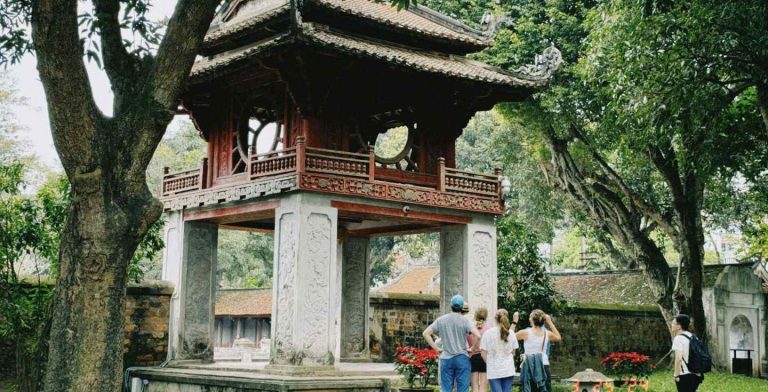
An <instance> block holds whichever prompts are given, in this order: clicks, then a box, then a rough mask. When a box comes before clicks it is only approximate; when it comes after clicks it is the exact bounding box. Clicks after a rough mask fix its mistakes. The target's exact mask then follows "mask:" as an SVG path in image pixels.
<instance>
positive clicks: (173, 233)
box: [162, 211, 184, 358]
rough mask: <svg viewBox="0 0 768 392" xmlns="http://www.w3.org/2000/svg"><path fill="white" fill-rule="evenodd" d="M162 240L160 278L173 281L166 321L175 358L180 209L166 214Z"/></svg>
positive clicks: (181, 241)
mask: <svg viewBox="0 0 768 392" xmlns="http://www.w3.org/2000/svg"><path fill="white" fill-rule="evenodd" d="M165 217H166V219H165V229H164V232H163V234H164V235H163V240H164V241H165V250H164V251H163V274H162V279H163V280H167V281H169V282H172V283H173V286H174V291H173V295H172V296H171V309H170V312H169V313H170V320H169V321H168V336H169V337H170V338H169V339H170V341H169V342H168V352H169V353H170V356H171V358H176V354H177V353H178V348H179V336H180V334H179V324H180V323H181V321H180V320H179V317H180V315H181V309H180V306H179V303H180V295H179V294H180V291H181V285H180V283H181V265H182V262H181V256H182V254H183V252H184V235H183V234H184V221H183V219H182V214H181V211H172V212H169V213H167V214H166V216H165Z"/></svg>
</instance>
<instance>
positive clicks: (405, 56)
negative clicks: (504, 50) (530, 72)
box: [303, 24, 548, 87]
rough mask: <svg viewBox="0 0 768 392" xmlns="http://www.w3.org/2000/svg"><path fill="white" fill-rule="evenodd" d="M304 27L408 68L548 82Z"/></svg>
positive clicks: (336, 44)
mask: <svg viewBox="0 0 768 392" xmlns="http://www.w3.org/2000/svg"><path fill="white" fill-rule="evenodd" d="M303 31H304V34H305V36H306V39H307V40H308V41H310V42H315V43H318V44H321V45H325V46H328V47H332V48H335V49H337V50H339V51H342V52H345V53H352V54H357V55H360V56H365V57H371V58H375V59H380V60H385V61H387V62H389V63H391V64H395V65H400V66H403V67H407V68H409V69H415V70H420V71H425V72H433V73H439V74H445V75H449V76H453V77H458V78H462V79H470V80H477V81H483V82H488V83H493V84H500V85H510V86H521V87H540V86H544V85H545V84H546V83H547V82H548V77H545V78H529V77H525V76H523V75H515V74H512V73H510V72H506V71H504V70H502V69H501V68H496V67H492V66H490V65H488V64H485V63H481V62H479V61H474V60H470V59H468V58H466V57H463V56H455V55H444V54H440V53H437V52H431V51H422V50H417V49H413V48H406V47H403V46H399V45H396V44H392V43H387V42H383V41H373V40H369V39H363V38H359V37H352V36H349V35H347V34H344V33H340V32H336V31H331V30H330V29H328V28H327V27H326V26H322V25H316V24H305V25H304V29H303Z"/></svg>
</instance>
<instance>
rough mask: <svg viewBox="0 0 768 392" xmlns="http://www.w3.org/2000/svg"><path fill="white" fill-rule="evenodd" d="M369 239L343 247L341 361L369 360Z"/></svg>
mask: <svg viewBox="0 0 768 392" xmlns="http://www.w3.org/2000/svg"><path fill="white" fill-rule="evenodd" d="M368 242H369V240H368V238H365V237H349V238H347V239H346V241H345V242H344V245H343V248H344V250H343V260H342V265H341V268H342V276H341V285H342V289H341V301H342V303H341V357H342V358H344V359H345V360H346V359H352V360H365V359H368V357H369V356H368V339H369V338H368V291H369V288H370V279H371V277H370V264H369V259H370V251H369V249H368Z"/></svg>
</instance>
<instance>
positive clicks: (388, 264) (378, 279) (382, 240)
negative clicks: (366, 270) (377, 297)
mask: <svg viewBox="0 0 768 392" xmlns="http://www.w3.org/2000/svg"><path fill="white" fill-rule="evenodd" d="M394 247H395V237H374V238H371V241H370V242H369V244H368V251H369V252H370V258H371V282H370V284H371V287H375V286H378V285H382V284H384V283H386V282H387V281H389V279H390V278H392V276H394V274H395V257H394V254H392V249H393V248H394Z"/></svg>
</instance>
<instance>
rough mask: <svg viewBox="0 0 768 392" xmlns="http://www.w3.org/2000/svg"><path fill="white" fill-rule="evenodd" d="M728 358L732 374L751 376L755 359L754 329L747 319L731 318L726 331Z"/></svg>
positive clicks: (740, 316) (742, 317)
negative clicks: (730, 362)
mask: <svg viewBox="0 0 768 392" xmlns="http://www.w3.org/2000/svg"><path fill="white" fill-rule="evenodd" d="M728 339H729V345H728V347H729V349H730V358H731V361H732V369H731V371H732V372H733V373H741V374H746V375H752V365H753V364H752V361H753V358H754V357H755V340H754V329H753V327H752V323H751V322H750V321H749V319H748V318H747V317H746V316H744V315H742V314H740V315H738V316H736V317H734V318H733V321H731V325H730V327H729V329H728Z"/></svg>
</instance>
